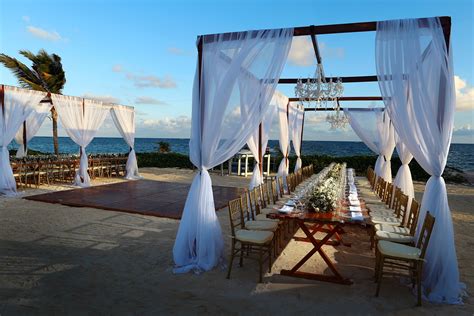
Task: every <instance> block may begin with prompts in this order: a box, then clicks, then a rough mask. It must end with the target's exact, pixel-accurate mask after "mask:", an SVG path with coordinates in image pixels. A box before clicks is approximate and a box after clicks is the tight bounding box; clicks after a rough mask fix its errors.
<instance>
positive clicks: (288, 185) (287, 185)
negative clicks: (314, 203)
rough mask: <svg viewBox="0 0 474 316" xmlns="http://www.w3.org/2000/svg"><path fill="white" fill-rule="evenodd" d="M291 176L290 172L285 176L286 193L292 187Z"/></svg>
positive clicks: (289, 192)
mask: <svg viewBox="0 0 474 316" xmlns="http://www.w3.org/2000/svg"><path fill="white" fill-rule="evenodd" d="M291 178H292V176H291V174H289V175H287V176H286V189H287V194H291V192H292V191H293V187H292V183H293V181H292V179H291Z"/></svg>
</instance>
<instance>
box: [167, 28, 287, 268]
mask: <svg viewBox="0 0 474 316" xmlns="http://www.w3.org/2000/svg"><path fill="white" fill-rule="evenodd" d="M292 37H293V29H278V30H263V31H249V32H241V33H232V36H231V37H230V38H229V37H226V36H224V35H223V34H217V35H208V36H204V37H200V39H199V40H200V41H201V42H200V46H201V52H200V54H201V55H200V56H201V63H200V64H199V62H198V65H197V69H196V76H195V79H194V90H193V112H192V128H191V140H190V142H189V151H190V159H191V161H192V163H193V164H194V165H195V166H196V167H198V169H199V172H198V173H197V174H196V176H195V178H194V180H193V182H192V184H191V188H190V190H189V193H188V197H187V199H186V204H185V207H184V210H183V215H182V218H181V222H180V225H179V229H178V233H177V236H176V241H175V244H174V248H173V257H174V262H175V264H176V267H175V269H174V271H175V272H176V273H182V272H187V271H190V270H194V271H203V270H204V271H206V270H210V269H212V268H213V267H215V266H216V265H217V264H218V263H219V262H220V261H221V260H222V254H223V245H224V242H223V239H222V233H221V228H220V225H219V221H218V219H217V216H216V212H215V206H214V198H213V193H212V182H211V178H210V176H209V173H208V171H207V170H208V169H209V168H212V167H214V166H216V165H218V164H220V163H222V162H224V161H226V160H228V159H229V158H230V157H232V156H233V155H234V154H235V153H237V152H238V151H239V150H240V149H241V148H242V147H243V145H244V144H245V143H246V142H247V141H248V140H249V137H250V135H251V134H252V133H253V132H254V131H255V130H257V128H258V125H259V124H260V122H261V121H262V119H263V117H264V115H265V113H266V112H267V108H268V106H269V104H270V100H271V98H272V96H273V93H274V91H275V87H276V85H277V83H278V79H279V78H280V75H281V71H282V70H283V65H284V64H285V62H286V59H287V56H288V52H289V49H290V45H291V39H292ZM248 74H250V76H247V75H248ZM245 77H252V78H256V79H258V80H259V84H258V85H256V87H255V88H252V89H250V88H248V87H247V88H242V89H241V87H242V86H245V84H243V85H242V83H243V82H239V80H245V79H243V78H245ZM249 80H250V79H249ZM242 93H251V94H252V97H251V98H250V97H241V94H242ZM242 102H250V103H249V104H248V105H245V104H241V103H242ZM243 109H245V111H244V110H243Z"/></svg>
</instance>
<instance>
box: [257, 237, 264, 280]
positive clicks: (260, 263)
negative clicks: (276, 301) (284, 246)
mask: <svg viewBox="0 0 474 316" xmlns="http://www.w3.org/2000/svg"><path fill="white" fill-rule="evenodd" d="M262 248H263V246H259V247H258V283H262V265H263V251H262Z"/></svg>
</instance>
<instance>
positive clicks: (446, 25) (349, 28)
mask: <svg viewBox="0 0 474 316" xmlns="http://www.w3.org/2000/svg"><path fill="white" fill-rule="evenodd" d="M438 18H439V20H440V23H441V27H442V28H443V33H444V39H445V41H446V47H447V49H448V50H449V42H450V37H451V17H450V16H440V17H438ZM417 20H418V21H419V23H420V26H422V27H423V25H425V27H426V26H427V21H428V20H427V18H418V19H417ZM378 22H380V21H371V22H356V23H343V24H327V25H309V26H300V27H295V28H294V31H293V36H310V37H311V42H312V44H313V49H314V55H315V58H316V61H317V63H318V64H322V58H321V53H320V50H319V46H318V41H317V37H316V36H317V35H323V34H342V33H359V32H374V31H376V30H377V23H378ZM256 32H257V31H255V35H256V34H257V33H256ZM237 34H238V33H237V32H229V33H222V34H220V36H221V37H222V38H223V39H224V40H232V39H234V38H236V36H237ZM214 35H217V34H209V35H203V36H199V37H198V59H199V80H200V79H201V67H202V44H203V41H204V42H211V41H213V36H214ZM251 36H252V35H251ZM323 77H324V72H323ZM324 78H325V79H326V80H327V81H329V80H333V81H335V80H337V79H338V78H340V79H341V80H342V82H343V83H362V82H378V78H377V76H376V75H364V76H351V77H324ZM313 79H314V78H313ZM297 82H298V78H280V80H279V81H278V84H296V83H297ZM201 84H202V83H201V81H199V85H201ZM297 101H301V100H300V99H299V98H296V97H292V98H289V102H297ZM339 101H383V98H382V97H381V96H344V97H340V98H337V99H336V102H338V104H339ZM201 104H202V103H201ZM288 108H289V103H288V105H287V117H288V112H289V111H288ZM203 110H204V109H203V108H201V111H203ZM304 110H305V112H306V111H330V110H332V109H327V108H305V109H304ZM202 126H203V124H201V128H202ZM303 130H304V116H303V127H302V129H301V144H302V142H303ZM300 148H301V146H300ZM258 151H259V156H260V157H261V156H262V124H260V127H259V147H258ZM260 172H261V173H263V169H262V164H260Z"/></svg>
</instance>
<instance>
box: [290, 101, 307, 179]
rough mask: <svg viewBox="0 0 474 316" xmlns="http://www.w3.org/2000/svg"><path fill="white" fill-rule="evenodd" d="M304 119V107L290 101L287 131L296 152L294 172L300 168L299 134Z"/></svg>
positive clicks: (300, 133)
mask: <svg viewBox="0 0 474 316" xmlns="http://www.w3.org/2000/svg"><path fill="white" fill-rule="evenodd" d="M303 120H304V107H303V105H300V104H294V103H290V111H289V130H290V131H289V132H290V136H291V142H292V143H293V149H294V150H295V154H296V164H295V170H294V171H295V172H296V171H297V170H298V169H300V168H301V165H302V161H301V135H302V129H303Z"/></svg>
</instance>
